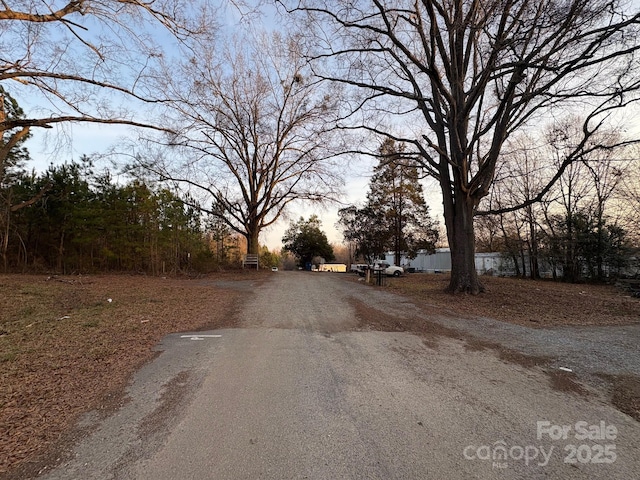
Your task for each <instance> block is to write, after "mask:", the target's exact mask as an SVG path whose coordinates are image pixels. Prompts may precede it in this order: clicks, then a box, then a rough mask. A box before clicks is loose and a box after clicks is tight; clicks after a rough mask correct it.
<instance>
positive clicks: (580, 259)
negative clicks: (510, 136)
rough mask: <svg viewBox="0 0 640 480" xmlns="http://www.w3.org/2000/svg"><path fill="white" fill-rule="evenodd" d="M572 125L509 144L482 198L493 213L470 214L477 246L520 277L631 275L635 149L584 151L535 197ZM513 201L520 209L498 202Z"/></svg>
mask: <svg viewBox="0 0 640 480" xmlns="http://www.w3.org/2000/svg"><path fill="white" fill-rule="evenodd" d="M572 130H573V127H572V126H571V125H566V128H565V129H564V131H563V132H557V131H556V132H548V134H547V135H548V136H552V140H553V141H547V142H543V141H540V139H535V138H531V137H525V136H522V137H519V138H517V139H515V140H512V141H511V142H510V146H511V147H512V148H511V151H510V155H509V158H508V159H506V160H505V162H504V165H503V168H502V170H499V171H498V174H497V178H496V184H495V188H494V190H493V191H492V194H491V195H490V196H489V197H488V199H487V203H485V207H487V209H488V210H494V211H497V212H498V213H497V214H494V215H481V216H478V217H476V232H477V249H478V251H499V252H504V253H505V255H506V256H507V257H508V258H510V259H511V260H512V262H511V263H512V264H513V267H514V271H515V273H516V275H518V276H523V277H524V276H527V277H531V278H538V277H540V276H542V275H545V276H546V275H551V276H552V277H553V278H554V279H561V280H564V281H568V282H578V281H583V280H595V281H605V280H607V279H610V278H614V277H618V276H621V275H629V274H631V275H633V274H635V273H637V272H638V267H639V265H638V259H639V258H640V254H639V251H640V250H639V247H640V190H639V189H640V165H639V164H638V160H637V158H639V152H638V149H637V148H631V147H626V148H616V149H613V148H612V149H611V150H609V151H602V150H601V151H598V152H597V153H593V154H591V155H584V156H582V157H581V158H580V159H579V161H575V162H573V163H571V164H569V165H566V166H565V168H564V170H563V171H562V174H561V175H560V176H559V178H558V180H557V181H556V182H555V184H554V185H553V187H552V188H551V189H549V190H548V191H547V192H546V193H544V194H543V195H541V198H536V197H537V196H539V195H540V192H542V191H543V190H542V188H543V186H544V185H546V184H548V182H549V179H550V178H551V176H552V175H554V174H555V173H556V172H558V171H559V170H560V167H561V165H562V162H563V161H564V159H565V156H564V155H563V150H564V149H566V148H567V147H566V144H567V143H571V141H573V140H575V138H577V135H572ZM607 140H608V139H607V138H601V139H600V142H601V143H602V144H606V141H607ZM541 145H544V146H541ZM514 204H516V205H518V204H520V205H524V208H520V209H518V210H514V211H510V210H509V209H508V208H504V207H507V206H509V205H514Z"/></svg>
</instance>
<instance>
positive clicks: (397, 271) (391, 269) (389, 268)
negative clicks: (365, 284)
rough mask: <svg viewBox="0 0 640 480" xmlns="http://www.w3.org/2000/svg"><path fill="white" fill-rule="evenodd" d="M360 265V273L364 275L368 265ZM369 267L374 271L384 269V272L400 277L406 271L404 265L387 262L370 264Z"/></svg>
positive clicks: (390, 275) (389, 275)
mask: <svg viewBox="0 0 640 480" xmlns="http://www.w3.org/2000/svg"><path fill="white" fill-rule="evenodd" d="M358 267H361V268H358V275H360V276H361V277H363V276H364V274H365V270H366V269H367V265H358ZM368 268H369V269H370V270H373V272H374V273H375V272H379V271H380V270H382V272H383V273H384V274H385V275H387V276H388V277H399V276H400V275H402V274H403V273H404V269H403V268H402V267H398V266H396V265H390V264H388V263H387V262H376V263H374V264H373V265H369V266H368Z"/></svg>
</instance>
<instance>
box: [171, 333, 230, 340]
mask: <svg viewBox="0 0 640 480" xmlns="http://www.w3.org/2000/svg"><path fill="white" fill-rule="evenodd" d="M220 337H222V335H195V334H194V335H180V338H188V339H190V340H204V339H205V338H220Z"/></svg>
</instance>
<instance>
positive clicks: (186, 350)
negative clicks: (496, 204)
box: [41, 272, 640, 480]
mask: <svg viewBox="0 0 640 480" xmlns="http://www.w3.org/2000/svg"><path fill="white" fill-rule="evenodd" d="M227 287H229V288H234V285H227ZM242 288H245V289H246V290H247V295H246V297H245V301H244V303H243V305H242V308H241V309H240V311H239V312H238V313H237V314H238V315H240V322H241V323H240V328H236V329H230V330H219V331H210V332H197V333H182V334H175V335H171V336H169V337H167V338H165V340H164V341H163V342H162V344H161V345H160V346H159V347H158V349H159V350H160V351H161V352H162V353H161V354H160V355H159V356H158V358H157V359H156V360H155V361H154V362H152V363H150V364H148V365H147V366H145V367H144V368H143V369H142V370H141V371H140V372H139V373H138V374H137V375H136V378H135V379H134V381H133V383H132V384H131V386H130V388H129V391H128V396H129V401H128V402H127V403H126V404H125V405H124V406H123V407H122V408H121V409H119V410H118V411H117V412H116V413H114V414H113V415H111V416H109V417H108V418H101V417H100V416H99V415H98V414H95V415H90V416H88V417H87V418H86V419H85V420H84V425H85V426H86V428H87V431H89V432H90V433H89V434H88V435H87V436H86V437H85V438H84V439H83V440H82V441H80V442H79V443H78V444H77V445H76V446H75V447H74V448H73V451H72V452H71V455H70V457H69V458H68V459H66V460H65V461H63V462H62V463H61V465H60V466H58V467H57V468H55V469H53V470H51V471H49V472H43V475H42V476H41V478H46V479H71V478H74V479H75V478H83V479H108V478H122V479H125V478H139V479H154V480H156V479H177V478H180V479H233V480H235V479H323V480H324V479H385V480H386V479H431V478H433V479H462V478H465V479H466V478H469V479H471V478H478V479H490V478H501V479H514V478H528V479H529V478H533V479H535V478H545V479H578V478H585V479H586V478H589V479H597V478H607V479H612V478H637V472H639V471H640V455H639V453H640V425H639V424H638V423H637V422H636V421H635V420H633V419H631V418H630V417H628V416H626V415H624V414H622V413H620V412H619V411H617V410H616V409H614V408H613V407H611V406H610V405H608V404H607V403H606V402H605V401H603V400H602V399H600V398H599V397H597V396H595V395H592V396H587V397H584V396H581V395H576V394H571V393H564V392H560V391H557V390H554V389H552V388H551V386H550V383H549V379H548V377H547V376H546V375H545V374H544V373H543V372H542V371H541V370H537V369H528V368H524V367H522V366H519V365H517V364H512V363H507V362H504V361H502V360H500V359H499V358H498V356H497V355H496V354H495V353H494V352H492V351H491V350H483V351H474V350H471V349H469V348H467V347H466V344H465V342H464V341H462V340H458V339H455V338H449V337H447V338H438V340H437V342H435V341H433V339H429V338H422V337H419V336H416V335H411V334H407V333H386V332H378V331H369V330H366V329H363V328H361V327H359V326H358V325H361V324H362V323H363V322H361V321H358V318H357V315H356V314H357V311H356V308H354V305H357V303H356V302H360V303H361V304H362V303H365V304H367V305H369V306H371V307H374V310H375V307H378V308H379V312H380V314H381V315H383V314H384V312H385V310H388V309H390V308H393V305H394V297H393V296H391V297H390V296H389V294H388V293H386V292H385V293H384V298H382V296H380V295H379V293H380V290H377V289H374V288H368V287H364V286H362V285H358V284H356V283H352V282H345V281H343V279H342V278H341V277H340V276H338V275H332V274H312V273H302V272H278V273H277V274H274V275H273V278H272V279H271V280H270V281H267V282H265V283H264V284H263V285H262V286H259V287H257V288H256V289H255V291H254V292H253V293H249V292H250V289H247V288H246V285H244V286H243V287H242ZM354 299H357V300H356V301H354ZM395 301H396V303H397V305H398V307H399V308H401V309H404V311H410V310H411V306H410V305H408V304H406V301H403V300H401V299H400V298H397V297H396V298H395ZM387 313H388V312H387ZM364 323H366V322H364Z"/></svg>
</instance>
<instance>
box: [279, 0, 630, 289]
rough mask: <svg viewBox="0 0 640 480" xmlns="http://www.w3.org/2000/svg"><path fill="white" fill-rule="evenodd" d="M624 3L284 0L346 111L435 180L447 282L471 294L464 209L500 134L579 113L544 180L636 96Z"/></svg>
mask: <svg viewBox="0 0 640 480" xmlns="http://www.w3.org/2000/svg"><path fill="white" fill-rule="evenodd" d="M634 9H635V6H634V5H633V4H631V3H628V2H624V1H618V0H562V1H558V0H521V1H510V0H487V1H485V0H482V1H481V0H419V1H408V0H393V1H390V0H389V1H384V0H355V1H353V2H349V3H348V4H345V3H344V2H342V1H340V0H302V2H301V3H300V4H297V5H295V6H292V8H291V10H295V11H297V12H300V13H302V14H303V15H304V16H305V17H304V18H305V19H306V23H305V24H304V28H305V29H306V30H307V31H310V32H314V33H315V37H314V40H313V42H309V54H310V55H311V56H312V57H313V58H314V59H324V58H326V57H330V58H331V59H332V60H333V61H332V62H331V63H329V67H330V68H327V69H323V68H322V65H323V64H324V63H323V64H319V65H318V66H317V67H316V73H317V74H318V75H319V76H320V77H322V78H325V79H328V80H331V81H334V82H339V83H343V84H348V85H350V86H352V87H355V89H356V90H357V91H358V92H359V93H358V94H359V98H358V103H357V104H355V105H356V108H354V112H353V115H352V122H353V123H354V124H357V125H358V126H361V127H363V128H365V129H368V130H370V131H372V132H375V133H378V134H382V135H386V136H388V137H391V138H394V139H395V140H398V141H403V142H405V143H407V144H410V145H413V148H414V151H415V152H416V153H417V154H419V155H420V158H421V163H422V166H423V168H424V169H425V170H426V171H427V172H428V173H429V174H430V175H432V176H433V177H435V178H436V179H437V180H438V181H439V183H440V186H441V189H442V193H443V202H444V216H445V224H446V228H447V237H448V241H449V246H450V248H451V260H452V274H451V282H450V284H449V290H450V291H451V292H470V293H473V294H476V293H478V292H480V291H482V290H483V286H482V284H481V283H480V281H479V279H478V277H477V273H476V270H475V262H474V253H475V236H474V227H473V217H474V214H475V213H476V209H477V207H478V204H479V202H480V200H481V199H482V198H483V197H485V196H486V195H487V194H488V193H489V192H490V189H491V186H492V183H493V180H494V175H495V171H496V166H497V165H498V164H499V163H500V162H501V152H502V148H503V145H504V142H505V140H506V139H507V138H508V137H509V136H510V135H511V134H512V133H513V132H515V131H518V130H521V129H524V128H525V127H527V126H531V125H535V123H539V122H540V119H541V118H554V115H557V114H558V112H561V111H563V110H564V111H567V110H573V111H576V112H578V113H579V114H580V115H581V118H582V119H583V120H582V122H581V123H582V125H581V127H582V139H581V141H580V142H578V143H577V144H576V145H574V147H575V148H574V152H573V153H572V154H571V155H568V156H567V157H566V162H565V163H563V164H562V165H560V166H559V168H558V171H557V172H556V175H554V176H553V177H552V179H551V182H550V184H549V185H548V187H549V188H550V185H551V184H552V183H553V182H555V181H556V180H557V179H558V178H559V177H560V176H561V175H562V171H563V170H564V168H566V166H567V165H569V164H570V163H571V162H573V161H575V160H576V159H577V158H579V156H580V155H581V154H583V153H584V151H585V150H590V149H597V148H598V145H595V144H592V143H590V139H591V137H592V135H593V134H594V133H595V132H596V131H598V129H599V128H601V127H602V126H603V125H604V124H606V121H607V119H608V117H609V116H610V115H611V114H612V113H613V112H614V110H616V109H620V108H623V107H625V106H627V105H628V104H629V103H631V102H635V101H636V100H637V98H638V97H637V91H638V89H639V88H640V74H639V72H638V69H639V68H640V66H639V64H638V62H637V51H638V49H640V41H639V40H638V29H639V28H638V24H639V23H640V14H639V13H638V12H637V9H635V10H634ZM319 40H320V41H319ZM381 115H383V116H384V117H385V120H386V121H385V122H382V121H381ZM398 132H401V133H398ZM546 191H547V190H545V189H542V190H541V191H540V192H538V193H537V194H536V195H534V196H532V198H531V199H530V202H536V201H538V200H539V199H540V198H542V197H543V196H544V194H545V193H546ZM517 207H519V206H510V207H508V208H511V209H516V208H517Z"/></svg>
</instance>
